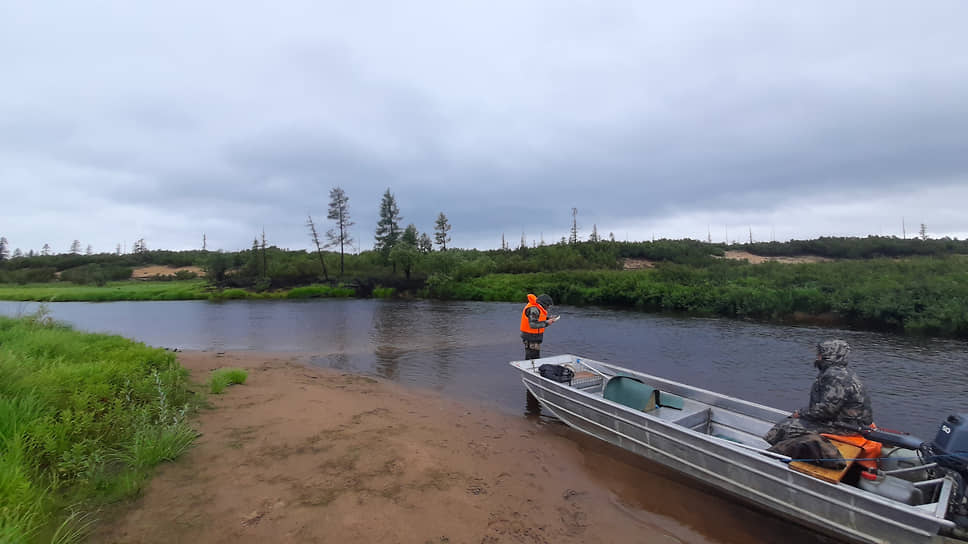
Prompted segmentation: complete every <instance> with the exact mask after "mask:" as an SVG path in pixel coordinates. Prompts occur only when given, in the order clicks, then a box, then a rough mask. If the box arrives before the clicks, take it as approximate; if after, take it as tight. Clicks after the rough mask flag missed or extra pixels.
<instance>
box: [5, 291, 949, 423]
mask: <svg viewBox="0 0 968 544" xmlns="http://www.w3.org/2000/svg"><path fill="white" fill-rule="evenodd" d="M49 308H50V310H51V311H52V312H53V315H54V317H55V318H56V319H60V320H64V321H67V322H69V323H72V324H74V325H75V326H77V327H79V328H81V329H85V330H90V331H96V332H112V333H118V334H122V335H125V336H128V337H131V338H135V339H138V340H141V341H143V342H146V343H148V344H151V345H155V346H164V347H178V348H182V349H201V350H215V351H223V350H239V349H248V350H256V351H295V352H303V353H309V354H312V356H313V358H314V361H315V363H316V364H320V365H324V366H331V367H336V368H340V369H342V370H347V371H355V372H364V373H373V374H376V375H379V376H383V377H385V378H388V379H393V380H397V381H400V382H403V383H407V384H415V385H419V386H421V387H431V388H435V389H439V390H442V391H444V392H446V393H448V394H451V395H454V396H458V397H467V398H471V399H474V400H481V401H485V402H489V403H492V404H493V405H494V406H495V407H497V408H499V409H502V410H505V411H508V412H511V413H516V414H520V413H521V410H522V408H524V409H525V410H526V411H527V410H528V407H527V404H526V403H523V402H522V398H521V395H522V386H521V383H520V381H519V379H518V378H517V376H515V374H514V372H513V371H512V370H511V369H510V368H509V366H508V365H507V361H510V360H514V359H518V358H520V356H521V353H520V352H521V343H520V340H519V338H518V332H517V325H518V316H519V315H520V305H518V304H507V303H482V302H440V301H374V300H315V301H302V302H288V301H229V302H224V303H217V304H213V303H207V302H200V301H192V302H118V303H99V304H92V303H52V304H50V305H49ZM35 309H36V305H35V304H34V305H31V304H24V303H19V302H0V313H3V314H7V315H16V314H24V313H30V312H31V311H34V310H35ZM559 311H560V313H561V314H562V315H563V316H564V317H563V319H562V321H561V322H559V323H558V324H556V325H555V327H554V328H553V329H551V330H550V331H549V333H548V335H547V336H548V337H547V338H546V339H545V342H544V349H543V352H544V353H546V354H555V353H575V354H579V355H583V356H586V357H589V358H592V359H598V360H601V361H606V362H611V363H616V364H619V365H622V366H626V367H629V368H633V369H636V370H641V371H644V372H648V373H652V374H657V375H660V376H663V377H666V378H669V379H673V380H677V381H682V382H686V383H690V384H693V385H696V386H698V387H703V388H706V389H711V390H714V391H718V392H721V393H725V394H727V395H733V396H737V397H741V398H745V399H748V400H751V401H754V402H759V403H761V404H766V405H770V406H776V407H778V408H781V409H787V410H793V409H794V408H797V407H799V406H802V405H803V404H804V403H806V401H807V397H808V394H809V390H810V384H811V383H812V381H813V379H814V376H815V370H814V369H813V366H812V363H813V357H814V356H813V354H814V346H815V344H816V342H818V341H819V340H822V339H824V338H827V337H831V336H837V337H841V338H844V339H845V340H847V341H848V342H850V343H851V345H852V347H853V351H852V352H851V363H850V364H851V366H852V367H853V368H854V370H855V371H856V372H857V373H858V375H859V376H860V377H861V379H863V380H864V381H865V383H866V384H867V385H868V388H869V389H870V390H871V395H872V397H873V404H874V416H875V420H876V421H877V423H878V424H879V425H881V426H883V427H887V428H896V429H905V430H908V431H910V432H912V433H914V434H916V435H919V436H921V437H927V438H930V437H932V436H933V435H934V433H935V432H936V430H937V425H938V424H939V423H940V422H941V420H942V419H943V418H944V417H945V416H947V415H948V414H950V413H957V412H968V397H966V395H965V394H964V392H965V391H968V356H966V343H965V342H962V341H953V340H938V339H912V338H903V337H897V336H891V335H886V334H878V333H869V332H860V331H847V330H830V329H821V328H817V327H789V326H773V325H762V324H756V323H746V322H741V321H731V320H721V319H696V318H680V317H668V316H657V315H651V314H642V313H638V312H634V311H625V310H612V309H604V308H568V307H561V308H559Z"/></svg>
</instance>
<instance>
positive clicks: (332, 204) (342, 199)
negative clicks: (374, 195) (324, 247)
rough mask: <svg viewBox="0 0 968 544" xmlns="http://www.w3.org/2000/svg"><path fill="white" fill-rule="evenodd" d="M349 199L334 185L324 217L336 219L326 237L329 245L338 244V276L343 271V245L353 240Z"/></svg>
mask: <svg viewBox="0 0 968 544" xmlns="http://www.w3.org/2000/svg"><path fill="white" fill-rule="evenodd" d="M349 201H350V199H349V197H348V196H346V192H345V191H343V189H342V188H340V187H335V188H333V189H332V190H330V192H329V213H328V214H327V215H326V218H327V219H331V220H333V221H336V226H335V227H333V228H331V229H329V230H328V231H327V232H326V237H327V238H329V245H330V246H337V245H338V246H339V274H340V276H342V275H343V271H344V264H343V255H344V246H346V245H349V244H351V243H352V242H353V238H351V237H350V227H351V226H353V222H352V221H350V208H349Z"/></svg>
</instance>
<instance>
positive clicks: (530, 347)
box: [521, 293, 560, 359]
mask: <svg viewBox="0 0 968 544" xmlns="http://www.w3.org/2000/svg"><path fill="white" fill-rule="evenodd" d="M552 304H554V301H553V300H551V297H550V296H548V295H545V294H542V295H538V296H537V297H536V296H534V295H532V294H531V293H528V304H527V305H526V306H525V307H524V310H523V311H522V312H521V339H522V340H524V358H525V359H537V358H539V357H541V341H542V340H543V339H544V331H545V329H546V328H548V326H549V325H551V324H552V323H554V322H555V321H558V318H559V317H560V316H557V315H555V316H549V315H548V311H549V310H550V309H551V305H552Z"/></svg>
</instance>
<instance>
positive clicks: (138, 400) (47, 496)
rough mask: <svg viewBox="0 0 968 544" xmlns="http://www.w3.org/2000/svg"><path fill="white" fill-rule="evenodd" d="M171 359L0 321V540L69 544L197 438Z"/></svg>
mask: <svg viewBox="0 0 968 544" xmlns="http://www.w3.org/2000/svg"><path fill="white" fill-rule="evenodd" d="M193 398H194V397H193V395H192V394H191V392H190V391H189V389H188V382H187V372H186V371H185V370H184V369H183V368H182V367H181V366H180V365H179V364H178V363H177V362H176V360H175V356H174V354H172V353H170V352H167V351H165V350H163V349H157V348H150V347H147V346H145V345H144V344H141V343H137V342H133V341H130V340H127V339H124V338H121V337H119V336H107V335H101V334H84V333H80V332H76V331H73V330H71V329H70V328H68V327H65V326H62V325H59V324H56V323H53V322H51V321H50V320H49V319H48V318H47V317H46V316H45V315H44V313H43V312H40V313H38V314H35V315H33V316H30V317H26V318H21V319H10V318H4V317H0V542H18V543H19V542H56V543H68V542H77V541H80V539H81V538H83V536H84V534H85V533H86V531H87V530H88V529H89V528H90V526H91V523H92V520H93V512H95V511H96V510H97V509H98V508H99V507H100V506H102V505H104V504H106V503H111V502H114V501H117V500H120V499H122V498H125V497H130V496H132V495H135V494H136V493H137V492H138V491H139V490H140V489H141V486H142V485H143V483H144V482H145V480H146V478H147V477H148V476H149V474H150V472H151V469H152V467H154V466H155V465H157V464H158V463H160V462H162V461H165V460H169V459H173V458H175V457H177V456H178V455H179V454H181V453H182V452H184V451H185V450H186V449H187V448H188V447H189V446H190V445H191V443H192V441H193V440H194V438H195V432H194V431H193V430H192V428H191V427H190V426H189V424H188V422H187V421H186V416H187V415H188V413H189V412H190V411H191V410H192V409H193V406H194V402H195V401H193Z"/></svg>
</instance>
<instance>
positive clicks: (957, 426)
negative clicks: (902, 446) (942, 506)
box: [920, 414, 968, 531]
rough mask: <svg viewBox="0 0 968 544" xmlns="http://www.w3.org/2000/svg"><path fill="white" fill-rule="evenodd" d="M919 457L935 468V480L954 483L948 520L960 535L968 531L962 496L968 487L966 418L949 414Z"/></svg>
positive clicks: (965, 502)
mask: <svg viewBox="0 0 968 544" xmlns="http://www.w3.org/2000/svg"><path fill="white" fill-rule="evenodd" d="M920 453H921V456H922V458H924V459H925V460H926V461H934V462H935V463H937V464H938V469H937V470H935V471H934V472H935V476H937V477H944V476H947V477H948V478H951V479H952V480H954V489H953V490H952V494H951V498H950V500H949V501H948V517H949V518H950V519H952V520H953V521H955V523H957V524H958V526H959V527H960V528H961V530H962V531H966V530H968V499H966V496H965V486H966V483H968V414H952V415H950V416H948V417H947V418H945V420H944V422H942V423H941V425H940V426H939V427H938V433H937V434H936V435H935V437H934V440H932V441H931V442H929V443H925V444H923V445H922V446H921V449H920Z"/></svg>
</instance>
